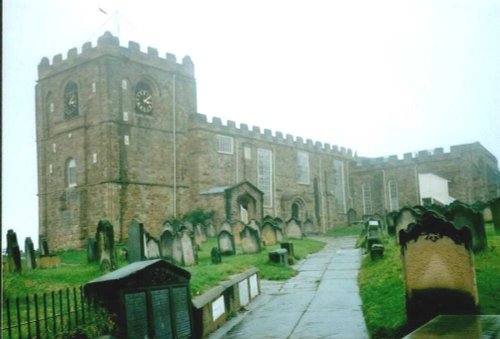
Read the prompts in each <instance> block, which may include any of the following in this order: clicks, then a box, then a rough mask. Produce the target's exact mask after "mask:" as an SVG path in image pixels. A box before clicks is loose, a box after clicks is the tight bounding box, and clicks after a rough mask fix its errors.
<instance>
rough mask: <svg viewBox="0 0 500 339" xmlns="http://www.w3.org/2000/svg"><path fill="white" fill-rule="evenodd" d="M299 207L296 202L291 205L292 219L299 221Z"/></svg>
mask: <svg viewBox="0 0 500 339" xmlns="http://www.w3.org/2000/svg"><path fill="white" fill-rule="evenodd" d="M299 211H300V206H299V204H298V203H297V202H294V203H293V204H292V218H294V219H297V220H299Z"/></svg>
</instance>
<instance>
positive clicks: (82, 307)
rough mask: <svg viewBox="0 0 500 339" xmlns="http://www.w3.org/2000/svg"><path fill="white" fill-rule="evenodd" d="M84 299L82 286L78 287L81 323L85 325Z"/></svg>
mask: <svg viewBox="0 0 500 339" xmlns="http://www.w3.org/2000/svg"><path fill="white" fill-rule="evenodd" d="M84 298H85V297H84V296H83V286H80V303H81V305H80V306H81V309H82V322H83V323H84V324H85V299H84Z"/></svg>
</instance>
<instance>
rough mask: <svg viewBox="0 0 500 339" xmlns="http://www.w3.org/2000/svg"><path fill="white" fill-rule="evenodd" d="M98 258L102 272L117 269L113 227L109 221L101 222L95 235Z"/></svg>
mask: <svg viewBox="0 0 500 339" xmlns="http://www.w3.org/2000/svg"><path fill="white" fill-rule="evenodd" d="M95 240H96V248H97V258H98V260H99V265H100V267H101V271H103V272H104V271H109V270H114V269H116V268H117V266H118V265H117V261H116V253H115V238H114V230H113V225H111V223H110V222H109V221H108V220H99V222H98V223H97V231H96V235H95Z"/></svg>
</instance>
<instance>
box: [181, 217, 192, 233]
mask: <svg viewBox="0 0 500 339" xmlns="http://www.w3.org/2000/svg"><path fill="white" fill-rule="evenodd" d="M182 225H183V226H184V227H185V228H187V230H188V231H189V232H190V233H192V232H194V227H193V223H192V222H191V221H189V220H184V221H183V222H182Z"/></svg>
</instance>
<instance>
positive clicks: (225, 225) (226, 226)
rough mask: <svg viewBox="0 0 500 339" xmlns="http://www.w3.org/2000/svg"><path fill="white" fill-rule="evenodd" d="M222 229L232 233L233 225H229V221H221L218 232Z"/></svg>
mask: <svg viewBox="0 0 500 339" xmlns="http://www.w3.org/2000/svg"><path fill="white" fill-rule="evenodd" d="M222 231H226V232H229V233H231V234H233V227H232V226H231V223H230V222H229V221H227V220H225V221H223V222H222V224H221V226H220V231H219V233H220V232H222Z"/></svg>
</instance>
